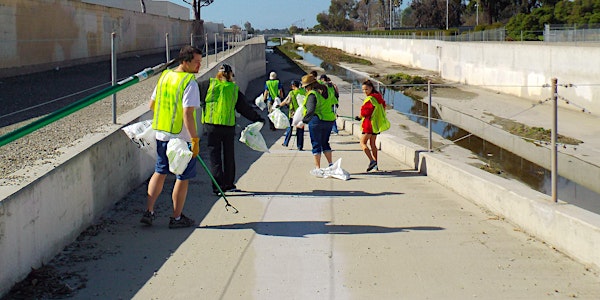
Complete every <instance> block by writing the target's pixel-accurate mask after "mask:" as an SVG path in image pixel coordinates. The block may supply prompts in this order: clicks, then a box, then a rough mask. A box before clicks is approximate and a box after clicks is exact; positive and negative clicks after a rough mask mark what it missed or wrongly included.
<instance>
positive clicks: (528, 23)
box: [290, 0, 600, 31]
mask: <svg viewBox="0 0 600 300" xmlns="http://www.w3.org/2000/svg"><path fill="white" fill-rule="evenodd" d="M404 1H407V0H404ZM402 4H403V0H331V5H330V6H329V11H328V12H323V13H320V14H318V15H317V22H318V23H319V24H318V25H317V26H316V28H314V29H316V30H323V31H352V30H367V29H372V28H381V29H384V28H385V29H389V28H390V25H391V27H394V28H399V27H404V28H437V29H446V28H447V27H449V28H456V27H461V26H477V25H479V26H480V28H483V27H485V26H490V25H492V26H499V25H507V29H509V28H510V30H519V31H523V30H525V31H536V30H542V29H543V26H544V24H591V23H600V0H446V1H444V0H412V2H411V3H410V5H409V6H408V7H406V8H405V9H401V5H402ZM292 30H298V28H290V31H292Z"/></svg>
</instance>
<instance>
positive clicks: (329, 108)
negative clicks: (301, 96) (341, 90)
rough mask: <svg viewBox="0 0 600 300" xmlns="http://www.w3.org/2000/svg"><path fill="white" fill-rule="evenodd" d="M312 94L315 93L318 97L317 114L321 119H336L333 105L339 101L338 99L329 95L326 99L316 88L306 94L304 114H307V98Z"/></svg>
mask: <svg viewBox="0 0 600 300" xmlns="http://www.w3.org/2000/svg"><path fill="white" fill-rule="evenodd" d="M310 94H313V95H315V97H317V105H316V107H315V115H317V116H318V117H319V119H320V120H321V121H335V113H334V112H333V106H334V105H335V104H336V103H337V99H335V97H333V98H332V97H327V99H325V98H323V96H322V95H321V93H319V92H317V91H316V90H312V91H310V92H308V94H307V95H306V98H305V100H304V107H305V108H304V115H306V101H307V100H306V99H308V96H309V95H310Z"/></svg>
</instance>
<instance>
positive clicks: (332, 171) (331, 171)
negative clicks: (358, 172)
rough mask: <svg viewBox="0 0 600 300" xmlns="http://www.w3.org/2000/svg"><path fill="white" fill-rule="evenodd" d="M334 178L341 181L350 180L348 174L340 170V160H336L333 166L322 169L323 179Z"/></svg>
mask: <svg viewBox="0 0 600 300" xmlns="http://www.w3.org/2000/svg"><path fill="white" fill-rule="evenodd" d="M327 177H334V178H337V179H341V180H348V179H350V173H348V171H346V170H344V169H342V158H341V157H340V158H338V160H336V161H335V162H334V163H333V165H331V166H329V167H327V168H324V169H323V178H327Z"/></svg>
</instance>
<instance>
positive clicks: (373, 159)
mask: <svg viewBox="0 0 600 300" xmlns="http://www.w3.org/2000/svg"><path fill="white" fill-rule="evenodd" d="M362 91H363V93H365V96H367V97H368V96H371V97H373V98H375V99H377V102H379V104H381V105H382V106H383V107H384V108H385V100H383V96H381V94H380V93H379V92H378V91H377V90H376V89H375V87H374V86H373V83H372V82H371V80H368V79H367V80H365V81H364V82H363V83H362ZM374 110H375V106H374V105H373V103H371V101H365V103H363V105H362V106H361V107H360V117H361V119H362V123H361V127H362V136H361V137H360V147H361V149H362V150H363V151H364V152H365V154H366V155H367V157H368V158H369V166H368V167H367V172H369V171H371V170H373V169H375V170H377V146H376V145H375V141H376V140H377V133H373V126H372V125H371V115H372V114H373V111H374ZM367 142H369V145H370V149H369V146H367Z"/></svg>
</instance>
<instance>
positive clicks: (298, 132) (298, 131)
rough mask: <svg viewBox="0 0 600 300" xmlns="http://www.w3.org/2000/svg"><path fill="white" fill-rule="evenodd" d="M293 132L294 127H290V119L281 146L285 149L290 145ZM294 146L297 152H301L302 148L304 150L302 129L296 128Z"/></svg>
mask: <svg viewBox="0 0 600 300" xmlns="http://www.w3.org/2000/svg"><path fill="white" fill-rule="evenodd" d="M293 130H294V127H293V126H292V119H290V127H288V128H287V129H286V130H285V139H284V140H283V145H284V146H286V147H287V146H288V144H289V143H290V138H291V137H292V131H293ZM296 146H297V147H298V150H302V148H304V128H296Z"/></svg>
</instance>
